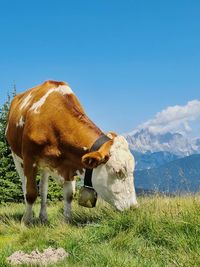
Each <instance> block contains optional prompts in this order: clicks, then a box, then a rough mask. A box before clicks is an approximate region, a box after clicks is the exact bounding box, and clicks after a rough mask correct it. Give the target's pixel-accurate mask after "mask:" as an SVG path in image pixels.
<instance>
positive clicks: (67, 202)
mask: <svg viewBox="0 0 200 267" xmlns="http://www.w3.org/2000/svg"><path fill="white" fill-rule="evenodd" d="M63 193H64V217H65V220H66V221H67V222H69V221H71V203H72V200H73V196H74V194H75V181H65V182H64V185H63Z"/></svg>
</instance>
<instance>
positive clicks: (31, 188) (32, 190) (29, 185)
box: [22, 157, 38, 224]
mask: <svg viewBox="0 0 200 267" xmlns="http://www.w3.org/2000/svg"><path fill="white" fill-rule="evenodd" d="M36 174H37V168H36V164H35V163H34V162H33V161H32V160H30V159H28V158H27V157H26V160H24V176H25V181H26V184H25V204H26V210H25V213H24V216H23V218H22V222H24V223H25V224H29V223H31V222H32V220H33V210H32V209H33V204H34V202H35V200H36V198H37V195H38V192H37V183H36Z"/></svg>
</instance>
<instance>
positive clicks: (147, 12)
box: [0, 0, 200, 133]
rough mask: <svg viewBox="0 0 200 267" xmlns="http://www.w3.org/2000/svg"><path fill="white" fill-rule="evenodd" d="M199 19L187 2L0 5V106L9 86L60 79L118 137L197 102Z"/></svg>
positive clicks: (7, 0) (4, 0)
mask: <svg viewBox="0 0 200 267" xmlns="http://www.w3.org/2000/svg"><path fill="white" fill-rule="evenodd" d="M199 13H200V1H194V0H193V1H186V0H179V1H178V0H168V1H159V0H157V1H154V0H152V1H149V0H140V1H139V0H138V1H133V0H132V1H129V0H125V1H118V0H115V1H113V0H109V1H105V0H101V1H92V0H85V1H81V0H80V1H66V0H65V1H64V0H59V1H51V0H48V1H41V0H40V1H38V0H35V1H23V0H20V1H14V0H12V1H11V0H0V104H2V103H3V102H4V101H5V99H6V94H7V92H8V91H10V90H11V89H12V85H13V83H14V82H15V83H16V86H17V91H18V92H21V91H23V90H25V89H27V88H30V87H33V86H35V85H37V84H39V83H42V82H43V81H44V80H47V79H55V80H63V81H67V82H68V83H69V84H70V86H71V87H72V89H73V91H74V92H75V93H76V94H77V96H78V97H79V99H80V100H81V103H82V104H83V106H84V107H85V110H86V111H87V113H88V115H89V117H91V118H92V119H93V121H94V122H95V123H96V124H97V125H98V126H100V127H101V128H103V129H104V130H114V131H116V132H118V133H121V132H127V131H131V130H133V129H134V128H135V127H136V126H137V125H138V124H141V123H143V122H145V121H148V120H150V119H151V118H153V117H154V116H155V114H156V113H157V112H159V111H161V110H163V109H166V108H167V107H168V106H174V105H186V104H187V103H188V101H191V100H194V99H197V100H199V99H200V16H199ZM196 128H197V126H196Z"/></svg>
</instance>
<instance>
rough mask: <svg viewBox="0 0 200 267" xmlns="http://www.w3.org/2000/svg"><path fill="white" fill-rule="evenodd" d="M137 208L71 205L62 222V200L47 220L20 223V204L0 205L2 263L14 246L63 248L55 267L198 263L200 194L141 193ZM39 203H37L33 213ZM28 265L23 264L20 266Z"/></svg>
mask: <svg viewBox="0 0 200 267" xmlns="http://www.w3.org/2000/svg"><path fill="white" fill-rule="evenodd" d="M139 204H140V207H139V209H137V210H130V211H126V212H123V213H119V212H116V211H114V210H113V209H112V208H111V207H109V206H107V205H106V204H104V203H101V202H100V203H98V205H97V208H95V209H86V208H83V207H79V206H78V205H77V203H76V202H75V203H74V206H73V219H72V222H71V224H66V223H65V222H64V218H63V215H62V210H63V206H62V205H63V203H62V202H56V203H50V204H49V205H48V214H49V223H48V224H47V225H41V224H40V223H39V221H38V220H37V219H35V222H34V224H33V225H31V226H29V227H27V226H24V225H21V223H20V220H21V217H22V214H23V210H24V205H23V204H13V203H12V204H4V205H2V204H1V206H0V266H2V267H6V266H10V265H9V264H8V263H7V261H6V258H7V257H8V256H10V255H11V254H12V253H13V252H15V251H16V250H23V251H25V252H31V251H32V250H34V249H36V248H38V249H39V250H43V249H45V248H47V247H49V246H51V247H54V248H57V247H63V248H64V249H65V250H66V251H67V252H69V254H70V255H69V257H68V258H67V259H66V260H65V261H64V262H60V263H58V264H54V265H53V266H60V267H61V266H69V267H72V266H73V267H89V266H98V267H99V266H104V267H106V266H108V267H123V266H124V267H129V266H130V267H134V266H137V267H140V266H145V267H146V266H152V267H156V266H158V267H162V266H168V267H172V266H188V267H190V266H200V196H199V195H196V196H190V195H188V196H184V197H171V198H170V197H162V196H151V197H139ZM38 212H39V204H36V206H35V214H36V218H37V215H38ZM23 266H26V265H23Z"/></svg>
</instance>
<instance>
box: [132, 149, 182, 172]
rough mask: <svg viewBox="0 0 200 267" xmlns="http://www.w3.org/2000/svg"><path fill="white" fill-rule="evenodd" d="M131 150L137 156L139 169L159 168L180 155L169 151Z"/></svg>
mask: <svg viewBox="0 0 200 267" xmlns="http://www.w3.org/2000/svg"><path fill="white" fill-rule="evenodd" d="M131 152H132V154H133V155H134V158H135V163H136V167H135V170H137V171H139V170H145V169H152V168H157V167H159V166H162V165H164V164H166V163H168V162H171V161H173V160H176V159H178V158H179V156H177V155H174V154H172V153H170V152H167V151H159V152H153V153H151V152H146V153H141V152H139V151H136V150H131Z"/></svg>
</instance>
